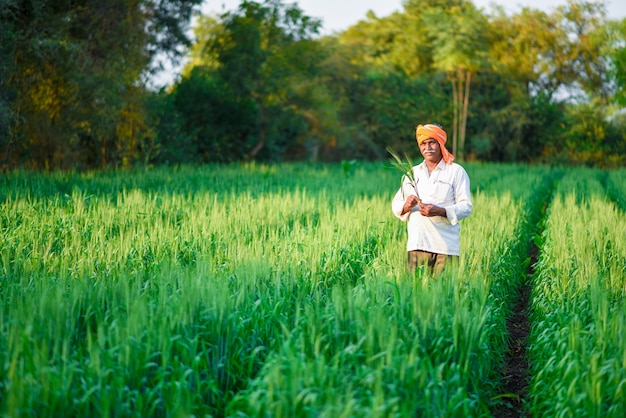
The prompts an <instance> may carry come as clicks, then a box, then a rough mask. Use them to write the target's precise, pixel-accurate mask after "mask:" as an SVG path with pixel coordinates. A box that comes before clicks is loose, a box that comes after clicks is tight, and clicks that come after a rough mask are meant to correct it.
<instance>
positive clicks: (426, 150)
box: [420, 138, 443, 163]
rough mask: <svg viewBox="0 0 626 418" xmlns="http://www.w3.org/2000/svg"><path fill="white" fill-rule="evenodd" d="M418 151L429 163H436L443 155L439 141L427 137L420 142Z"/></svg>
mask: <svg viewBox="0 0 626 418" xmlns="http://www.w3.org/2000/svg"><path fill="white" fill-rule="evenodd" d="M420 152H421V153H422V156H423V157H424V159H425V160H426V161H428V162H431V163H438V162H439V160H441V158H442V157H443V154H442V153H441V146H439V142H437V140H435V139H433V138H428V139H425V140H424V141H422V143H421V144H420Z"/></svg>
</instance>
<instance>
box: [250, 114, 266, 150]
mask: <svg viewBox="0 0 626 418" xmlns="http://www.w3.org/2000/svg"><path fill="white" fill-rule="evenodd" d="M264 146H265V110H264V107H263V103H261V105H260V106H259V142H257V144H256V145H255V146H254V148H253V149H252V151H251V152H250V158H251V159H254V158H255V157H256V155H257V154H258V153H259V151H261V150H262V149H263V147H264Z"/></svg>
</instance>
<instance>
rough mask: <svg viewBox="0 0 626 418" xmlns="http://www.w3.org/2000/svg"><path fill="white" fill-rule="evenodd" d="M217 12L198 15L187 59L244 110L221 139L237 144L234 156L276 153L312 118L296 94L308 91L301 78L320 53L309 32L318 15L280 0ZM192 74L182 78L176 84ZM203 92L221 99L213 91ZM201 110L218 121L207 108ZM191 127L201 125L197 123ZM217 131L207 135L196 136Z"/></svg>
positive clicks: (309, 74)
mask: <svg viewBox="0 0 626 418" xmlns="http://www.w3.org/2000/svg"><path fill="white" fill-rule="evenodd" d="M220 19H221V22H220V23H217V22H216V21H215V20H211V19H202V20H200V23H201V25H200V26H199V27H197V28H196V32H197V33H198V34H199V36H198V39H199V41H200V44H198V45H196V46H194V47H192V52H193V53H194V56H193V57H194V60H193V61H192V65H193V66H195V67H196V68H198V67H202V70H197V71H201V72H202V73H203V74H204V75H203V77H205V78H206V79H207V80H208V79H210V80H212V81H211V83H213V86H214V87H215V88H219V89H221V90H222V91H223V92H227V93H226V94H227V95H228V101H231V102H232V103H236V104H238V107H239V108H240V109H242V111H243V112H244V114H241V113H240V117H241V118H242V120H241V121H240V122H243V123H240V125H239V127H240V128H239V129H236V130H233V131H231V137H230V138H229V139H226V138H222V139H220V141H226V140H229V141H233V142H236V143H239V144H241V146H240V147H239V153H240V156H239V157H240V158H248V159H256V158H258V157H261V154H262V153H265V155H264V157H263V158H269V159H275V158H280V156H281V154H282V153H283V152H284V151H285V150H286V149H287V148H288V147H289V145H290V143H292V142H293V141H295V140H296V139H297V138H298V137H300V136H301V135H302V132H303V131H306V129H307V128H306V125H307V121H310V120H311V114H310V113H309V112H308V109H302V108H301V107H299V105H300V104H301V103H303V101H305V100H303V96H302V95H303V94H309V92H311V90H310V89H307V88H305V86H306V80H311V79H312V80H314V79H315V78H316V77H317V75H318V74H317V68H318V65H319V62H320V58H321V57H320V52H319V48H318V44H317V43H316V42H315V41H313V39H312V37H313V36H314V35H315V34H316V33H317V32H318V30H319V27H320V22H319V20H317V19H313V18H310V17H308V16H306V15H305V14H304V13H303V12H302V10H301V9H300V8H298V7H297V5H295V4H291V5H285V4H283V3H282V2H281V1H280V0H265V1H264V2H262V3H261V2H254V1H243V2H242V3H241V4H240V6H239V8H238V9H237V10H235V11H232V12H228V13H225V14H223V15H222V16H220ZM202 25H206V26H204V27H203V26H202ZM191 68H192V67H191V66H189V67H187V68H186V69H185V70H184V71H185V73H187V74H191V73H193V71H194V70H192V69H191ZM198 74H200V73H199V72H197V73H196V75H198ZM191 80H192V78H191V77H189V78H187V79H184V80H183V81H182V82H181V83H180V85H179V86H177V88H182V86H183V84H185V83H188V82H190V81H191ZM207 93H208V90H207ZM206 99H211V100H222V99H219V98H218V97H217V96H215V95H213V96H207V97H206V98H205V100H206ZM205 105H206V107H205V110H206V111H207V112H217V111H218V110H217V107H215V106H212V105H208V104H207V102H206V101H205ZM209 107H210V108H211V109H213V110H211V109H209ZM205 115H206V118H207V119H208V120H212V121H213V122H215V123H220V121H218V120H216V119H214V118H213V116H212V115H210V114H205ZM244 115H245V116H244ZM228 120H230V119H228ZM198 123H202V122H201V121H199V120H198ZM225 124H230V123H229V122H227V121H225V120H222V126H224V125H225ZM311 124H312V122H310V123H309V125H311ZM196 128H197V129H200V130H202V129H203V128H202V127H200V126H199V125H197V126H196ZM215 128H216V129H221V127H217V126H215ZM217 139H218V138H215V137H209V136H205V137H203V138H202V139H201V140H200V141H201V142H206V141H209V142H210V141H214V140H217ZM207 146H208V147H212V146H213V145H210V144H208V143H207ZM220 147H221V146H220ZM216 158H221V157H219V156H218V157H216ZM229 158H230V157H229Z"/></svg>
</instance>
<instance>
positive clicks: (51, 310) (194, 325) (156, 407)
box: [0, 162, 623, 417]
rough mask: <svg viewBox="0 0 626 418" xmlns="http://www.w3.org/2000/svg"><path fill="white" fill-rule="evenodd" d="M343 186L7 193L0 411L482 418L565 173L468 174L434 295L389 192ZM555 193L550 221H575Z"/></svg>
mask: <svg viewBox="0 0 626 418" xmlns="http://www.w3.org/2000/svg"><path fill="white" fill-rule="evenodd" d="M346 167H347V166H346V165H340V164H337V165H310V164H285V165H276V166H264V165H259V164H244V165H228V166H206V167H178V168H173V169H166V168H159V169H154V170H148V171H135V172H106V173H99V174H96V173H51V174H48V175H39V174H33V173H27V172H15V173H12V174H10V175H8V176H6V177H5V178H3V179H2V181H1V182H0V199H1V200H0V205H1V211H0V228H1V234H2V240H1V247H0V262H1V263H0V297H1V298H2V301H3V305H2V308H1V309H0V365H1V367H2V371H1V372H0V376H1V377H0V411H1V412H0V413H1V414H3V415H4V416H58V415H77V416H110V415H123V416H145V415H150V416H174V415H175V416H189V415H210V416H273V417H280V416H285V417H286V416H316V417H317V416H320V417H321V416H329V417H330V416H332V417H337V416H368V417H369V416H380V417H383V416H384V417H388V416H406V415H416V414H417V415H421V416H489V409H490V407H491V406H492V404H493V403H494V402H497V399H498V397H501V396H502V395H503V394H502V393H500V392H501V389H500V382H499V376H500V374H499V371H500V367H501V363H502V358H503V349H504V348H505V344H504V342H505V341H506V338H507V337H506V328H505V321H506V316H507V315H508V314H509V310H510V307H511V305H512V302H513V301H514V298H515V295H516V289H517V288H518V286H519V283H520V281H521V280H523V278H524V274H525V263H526V259H525V257H527V253H526V252H527V246H528V244H529V242H530V241H531V240H532V239H535V237H534V236H533V232H532V230H533V228H531V226H533V224H534V223H535V222H537V220H538V219H539V218H540V217H541V214H542V210H543V205H544V204H546V203H547V202H550V199H549V196H550V195H551V192H552V185H553V183H554V181H555V180H556V179H557V178H559V177H560V176H561V175H562V174H563V173H562V172H561V171H559V170H552V169H549V168H546V167H525V166H521V165H489V164H468V165H467V166H466V169H467V171H468V173H469V174H470V177H471V179H472V193H473V197H474V214H473V215H472V216H471V217H470V218H468V219H466V220H464V221H463V222H462V233H461V234H462V243H461V245H462V257H461V263H460V266H459V267H458V269H450V270H449V271H447V272H446V274H444V275H443V276H442V277H440V278H439V279H438V280H436V281H433V280H432V279H430V278H429V277H428V276H427V275H425V274H418V275H417V276H415V277H412V276H409V275H408V274H407V272H406V270H405V257H406V254H405V250H404V248H405V247H404V246H405V239H406V231H405V229H404V228H405V225H404V224H403V223H401V222H399V221H398V220H397V219H395V217H393V215H392V214H391V209H390V201H391V197H392V195H393V193H395V191H396V188H397V185H398V178H399V177H400V173H398V172H397V171H395V170H389V169H387V168H385V166H383V165H380V164H375V163H359V162H351V163H350V164H349V167H348V168H349V169H347V168H346ZM579 174H580V173H576V174H574V176H577V177H578V176H579ZM585 174H587V172H585ZM568 178H569V177H568ZM602 179H604V180H603V181H606V184H611V185H613V186H611V187H615V188H619V187H623V184H622V183H619V179H620V177H613V176H612V173H608V174H607V175H606V177H602ZM609 181H610V182H611V183H609ZM564 184H565V183H564V182H563V183H561V184H560V187H561V189H559V190H564V191H563V192H559V193H563V196H564V197H565V200H560V199H557V200H556V201H555V202H554V203H553V205H561V204H563V205H565V207H570V206H571V205H578V202H579V198H578V195H577V198H576V199H571V198H570V200H568V198H567V196H569V189H568V188H565V189H563V187H569V186H564ZM574 187H575V188H578V187H580V186H578V185H574ZM593 187H596V186H595V185H594V186H592V188H593ZM598 187H599V188H600V189H602V187H603V186H602V185H599V186H598ZM575 190H577V189H575ZM581 190H583V189H581ZM584 190H588V189H584ZM584 193H586V192H584ZM559 196H560V195H559ZM561 202H563V203H561ZM593 204H594V205H595V204H596V202H595V201H594V202H593ZM603 204H604V203H603ZM556 207H557V208H559V209H557V212H561V211H564V210H565V209H561V208H560V206H556ZM609 207H610V204H609V206H607V207H606V208H605V207H604V206H603V208H605V209H608V208H609ZM622 218H623V216H622V215H620V213H619V212H615V213H614V215H612V217H611V220H612V221H611V222H613V223H616V222H618V221H619V220H620V219H622ZM547 225H548V229H549V233H552V232H550V231H553V230H554V228H555V226H553V224H552V223H550V222H548V224H547ZM600 230H601V229H600ZM544 240H545V244H544V247H546V250H547V249H549V248H550V246H551V245H552V246H554V247H556V244H554V245H553V244H551V242H552V241H551V238H549V237H548V236H546V237H545V238H544ZM611 242H613V241H611ZM559 244H560V243H559ZM607 245H608V244H607V242H606V241H602V242H600V241H597V242H596V246H597V248H598V250H597V251H595V253H594V254H596V256H600V255H602V254H607V252H606V251H605V250H606V249H607ZM610 245H613V246H615V245H617V244H614V243H612V244H610ZM556 248H558V247H556ZM611 248H613V250H612V251H613V253H610V254H614V255H612V256H611V257H613V258H616V259H619V254H620V251H621V247H611ZM556 251H557V252H558V251H561V250H558V249H557V250H556ZM550 254H551V253H549V252H547V251H546V252H545V256H544V258H543V261H542V262H543V263H544V264H545V263H548V264H550V263H551V261H546V260H552V258H551V257H552V255H550ZM621 254H623V252H622V253H621ZM589 262H590V261H588V260H585V261H581V264H580V265H579V269H581V268H583V267H584V268H590V267H588V266H587V265H586V263H589ZM559 266H560V264H558V263H554V264H553V265H552V266H551V267H553V268H554V269H556V270H549V271H550V273H548V272H546V270H542V272H543V273H541V274H543V275H548V274H552V272H555V271H559V270H558V269H559V268H560V267H559ZM581 266H582V267H581ZM606 266H607V268H608V270H606V271H605V270H601V271H598V272H597V275H598V277H604V276H603V275H605V274H608V275H609V277H614V273H615V272H616V271H617V270H615V269H616V268H619V265H616V266H614V265H613V264H611V263H606ZM612 269H613V270H612ZM542 277H543V276H542ZM605 284H606V283H605ZM618 285H619V281H615V280H613V281H610V282H609V283H608V284H606V286H607V287H608V288H610V289H612V292H614V294H615V295H617V296H619V295H623V289H622V288H619V286H618ZM616 286H617V287H616ZM600 290H601V289H598V293H597V294H598V295H602V294H604V293H603V292H605V291H606V290H602V291H600ZM620 292H622V293H620ZM537 301H538V303H539V299H537ZM592 301H594V302H593V303H590V306H591V305H592V306H596V305H597V306H598V309H600V310H601V309H604V310H605V311H607V310H608V311H610V309H613V308H612V307H611V306H612V305H610V304H607V303H606V302H604V299H603V298H601V297H599V296H598V297H597V298H595V299H593V298H592ZM602 307H604V308H602ZM537 309H538V308H537ZM600 318H601V317H600ZM595 321H596V322H594V323H596V324H597V325H596V326H600V325H602V324H603V322H602V320H600V319H598V320H595ZM538 323H539V322H538ZM611 326H613V325H611ZM537 327H539V325H537ZM581 327H582V328H581V330H584V329H585V328H584V327H583V326H582V322H581ZM537 330H539V328H537ZM537 332H539V331H537ZM581 332H582V331H581ZM574 335H575V334H574ZM602 341H604V342H606V344H608V345H607V347H614V346H613V345H611V344H612V343H611V342H610V339H605V340H602ZM590 344H591V343H590ZM593 344H599V342H598V340H597V339H596V340H594V341H593ZM552 349H553V347H551V346H545V347H543V348H541V350H544V351H541V352H540V353H544V354H539V355H540V356H547V355H546V354H545V353H549V350H552ZM583 358H584V359H585V361H586V360H587V358H588V357H583ZM597 364H598V365H599V367H600V368H602V367H606V364H605V363H602V362H599V363H597ZM602 370H607V369H606V368H603V369H602ZM610 370H612V373H617V376H613V379H614V380H615V379H617V380H619V378H620V375H619V371H617V370H615V369H610ZM550 376H551V378H552V379H555V380H556V379H558V376H557V375H556V374H553V375H550ZM593 382H595V381H590V383H589V384H591V383H593ZM579 390H582V391H585V390H587V389H585V387H581V388H580V389H579ZM504 395H506V394H504Z"/></svg>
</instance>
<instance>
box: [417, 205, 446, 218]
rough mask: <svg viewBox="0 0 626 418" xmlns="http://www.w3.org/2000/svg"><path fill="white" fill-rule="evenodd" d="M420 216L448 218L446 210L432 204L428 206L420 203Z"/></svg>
mask: <svg viewBox="0 0 626 418" xmlns="http://www.w3.org/2000/svg"><path fill="white" fill-rule="evenodd" d="M420 214H421V215H422V216H443V217H446V216H448V215H447V214H446V209H445V208H442V207H439V206H435V205H431V204H430V203H428V204H424V203H420Z"/></svg>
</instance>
